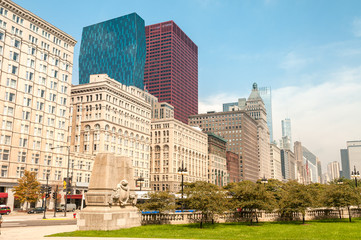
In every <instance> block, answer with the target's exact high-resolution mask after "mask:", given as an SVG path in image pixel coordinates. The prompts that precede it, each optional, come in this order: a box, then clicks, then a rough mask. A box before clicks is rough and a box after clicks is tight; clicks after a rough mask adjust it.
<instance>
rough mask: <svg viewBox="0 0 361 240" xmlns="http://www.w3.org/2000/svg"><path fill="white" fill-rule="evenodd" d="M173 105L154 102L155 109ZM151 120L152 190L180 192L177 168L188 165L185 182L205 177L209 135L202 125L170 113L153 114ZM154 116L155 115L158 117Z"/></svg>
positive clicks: (162, 109)
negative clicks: (188, 123) (183, 120)
mask: <svg viewBox="0 0 361 240" xmlns="http://www.w3.org/2000/svg"><path fill="white" fill-rule="evenodd" d="M171 108H172V106H171V105H170V104H167V103H164V102H163V103H156V104H155V106H154V109H155V110H158V111H159V112H161V111H163V112H166V111H167V110H168V109H171ZM153 116H154V118H153V119H152V124H151V165H150V171H151V190H153V191H171V192H179V191H180V190H181V187H182V186H181V175H180V172H179V168H181V167H183V168H186V169H187V174H186V175H184V182H195V181H208V167H209V164H208V137H207V134H205V133H202V131H201V129H199V128H195V127H190V126H188V125H187V124H184V123H183V122H181V121H179V120H176V119H174V118H173V117H167V116H173V114H169V115H167V114H163V115H162V114H158V115H157V114H153ZM155 116H158V117H157V118H156V117H155Z"/></svg>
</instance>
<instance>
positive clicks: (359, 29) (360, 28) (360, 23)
mask: <svg viewBox="0 0 361 240" xmlns="http://www.w3.org/2000/svg"><path fill="white" fill-rule="evenodd" d="M352 32H353V34H354V35H355V36H356V37H361V18H360V17H357V18H355V19H354V20H353V22H352Z"/></svg>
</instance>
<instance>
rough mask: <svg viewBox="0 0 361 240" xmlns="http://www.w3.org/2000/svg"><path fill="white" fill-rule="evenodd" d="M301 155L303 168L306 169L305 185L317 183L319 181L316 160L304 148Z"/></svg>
mask: <svg viewBox="0 0 361 240" xmlns="http://www.w3.org/2000/svg"><path fill="white" fill-rule="evenodd" d="M302 153H303V159H304V161H305V162H304V166H305V167H306V183H307V184H308V183H310V182H313V183H317V182H318V181H319V178H318V175H319V174H318V166H317V160H318V158H317V157H316V156H315V155H314V154H313V153H312V152H310V151H309V150H308V149H307V148H305V147H302Z"/></svg>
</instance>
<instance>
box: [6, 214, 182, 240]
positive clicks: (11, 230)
mask: <svg viewBox="0 0 361 240" xmlns="http://www.w3.org/2000/svg"><path fill="white" fill-rule="evenodd" d="M67 215H68V216H67V217H63V214H61V213H59V214H57V217H56V218H53V213H51V214H47V215H46V217H47V219H46V220H42V218H43V214H25V213H24V214H10V215H3V224H2V225H1V226H2V227H1V228H0V232H1V235H0V240H18V239H19V240H33V239H36V240H37V239H46V240H65V239H66V240H69V239H71V240H95V239H97V240H98V239H100V240H116V239H121V240H157V239H156V238H94V237H45V236H46V235H51V234H55V233H62V232H72V231H76V230H77V226H76V224H74V219H73V214H67ZM40 220H42V221H40ZM70 220H72V221H70ZM64 221H68V222H69V223H71V224H69V225H51V226H26V225H25V223H29V222H39V223H43V224H44V225H46V224H48V223H57V222H59V223H60V222H64ZM19 223H20V224H19ZM23 225H24V226H23ZM177 240H182V239H177ZM183 240H184V239H183Z"/></svg>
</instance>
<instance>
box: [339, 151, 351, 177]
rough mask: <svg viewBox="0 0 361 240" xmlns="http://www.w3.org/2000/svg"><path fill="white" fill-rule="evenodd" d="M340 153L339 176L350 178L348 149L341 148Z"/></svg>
mask: <svg viewBox="0 0 361 240" xmlns="http://www.w3.org/2000/svg"><path fill="white" fill-rule="evenodd" d="M340 153H341V167H342V171H341V177H344V178H347V179H350V178H351V175H350V160H349V159H348V151H347V149H341V150H340Z"/></svg>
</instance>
